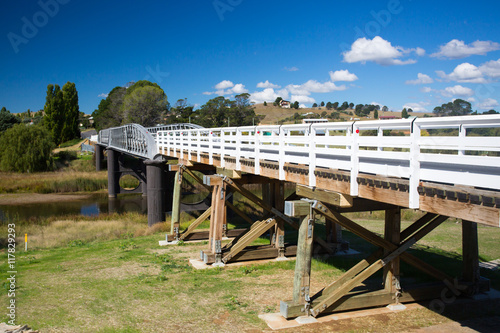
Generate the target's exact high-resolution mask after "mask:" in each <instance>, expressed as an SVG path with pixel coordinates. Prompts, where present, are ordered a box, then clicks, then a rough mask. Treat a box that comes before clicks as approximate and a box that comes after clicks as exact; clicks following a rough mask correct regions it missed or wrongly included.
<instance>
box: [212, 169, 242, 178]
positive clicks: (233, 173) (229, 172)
mask: <svg viewBox="0 0 500 333" xmlns="http://www.w3.org/2000/svg"><path fill="white" fill-rule="evenodd" d="M216 172H217V174H218V175H222V176H226V177H229V178H231V179H239V178H241V171H237V170H233V169H226V168H217V171H216Z"/></svg>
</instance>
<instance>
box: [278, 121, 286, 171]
mask: <svg viewBox="0 0 500 333" xmlns="http://www.w3.org/2000/svg"><path fill="white" fill-rule="evenodd" d="M285 140H286V138H285V130H283V125H281V126H280V129H279V147H280V148H279V149H280V150H279V159H278V161H279V162H278V163H279V178H280V180H285Z"/></svg>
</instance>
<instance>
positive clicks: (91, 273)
mask: <svg viewBox="0 0 500 333" xmlns="http://www.w3.org/2000/svg"><path fill="white" fill-rule="evenodd" d="M360 223H361V224H362V225H364V226H365V227H367V228H369V229H370V230H372V231H375V232H379V233H380V232H381V231H382V222H381V221H380V220H376V219H371V220H363V221H360ZM404 225H407V224H406V223H405V224H404ZM320 227H321V226H320ZM18 228H19V230H17V232H18V234H23V233H24V232H25V231H27V230H28V229H26V228H31V229H29V230H30V231H29V232H30V235H31V236H30V237H31V238H33V239H32V242H33V244H31V243H30V246H33V247H36V249H34V250H30V251H28V252H27V253H25V252H24V251H23V250H22V245H21V246H19V247H18V253H17V259H16V260H17V271H18V275H17V288H18V289H17V290H16V302H17V303H16V304H17V314H18V318H17V322H18V323H22V324H29V325H30V326H32V327H33V328H35V329H40V330H41V332H172V331H178V332H261V331H263V330H265V329H266V325H265V324H264V323H263V322H262V321H261V320H260V319H258V314H260V313H268V312H278V311H279V301H280V300H286V299H289V298H290V297H291V293H292V284H293V273H294V271H293V270H294V264H295V262H294V260H290V261H286V262H274V263H267V264H261V265H251V266H245V267H238V268H225V269H209V270H202V271H198V270H194V269H193V268H191V267H190V266H189V265H188V259H189V258H198V257H199V251H200V250H202V249H206V248H207V246H208V245H207V244H206V242H205V243H193V244H181V245H177V246H170V247H166V248H165V247H163V248H162V247H159V246H158V240H160V239H163V238H164V231H165V230H167V229H168V227H167V226H166V225H159V226H157V227H155V228H154V229H148V228H147V226H146V221H145V218H144V217H142V218H141V217H140V216H137V215H131V214H128V215H124V216H110V217H109V218H108V219H104V220H102V219H85V218H81V219H79V220H78V221H73V220H71V219H68V220H66V221H64V220H61V221H53V222H51V223H49V224H46V225H44V227H43V228H39V229H38V230H37V229H36V228H33V227H32V226H26V227H25V226H23V225H22V224H20V225H19V227H18ZM318 230H321V228H318ZM460 230H461V226H460V224H459V223H456V222H453V221H452V222H445V223H444V224H443V225H441V226H440V227H439V228H438V229H437V230H436V231H435V232H434V233H433V234H430V235H428V236H427V237H425V238H424V239H423V240H422V242H421V243H420V244H421V245H419V246H418V247H415V248H414V249H412V250H411V251H412V252H413V253H414V254H415V255H417V256H419V257H420V258H423V259H425V260H426V261H428V262H430V263H432V264H433V265H435V266H436V267H440V268H442V269H446V270H448V271H451V272H452V273H453V274H458V272H459V270H460V267H461V266H460V265H461V263H460V237H459V235H460V233H459V232H460ZM158 231H160V232H158ZM42 234H43V235H44V237H43V242H42V238H40V237H41V235H42ZM499 236H500V229H494V228H489V227H482V226H480V227H479V238H480V254H481V259H483V260H491V259H497V258H500V248H499V247H498V246H496V244H497V240H498V238H499ZM37 237H38V238H37ZM344 237H345V239H347V240H349V241H350V244H351V247H352V248H354V249H356V250H358V251H360V252H361V254H359V255H354V256H335V257H332V258H330V259H328V260H323V259H319V258H318V259H314V260H313V263H312V271H313V276H312V284H311V287H312V292H313V293H314V292H316V291H318V290H319V289H321V288H322V287H323V286H324V285H325V284H327V283H328V282H330V281H332V280H334V279H335V278H336V277H338V276H340V275H341V274H342V272H344V271H345V270H346V269H348V268H349V267H351V266H352V265H353V264H354V263H356V262H357V261H359V260H360V259H361V258H362V257H365V256H366V255H368V253H369V252H370V251H372V250H373V247H372V246H371V245H369V244H367V243H366V242H364V241H362V240H360V239H359V238H357V237H355V236H353V235H352V234H351V233H349V232H347V231H344ZM51 240H52V241H51ZM257 242H258V243H265V242H266V240H265V239H259V240H258V241H257ZM0 257H1V259H0V260H1V263H2V265H1V266H0V267H1V268H0V272H1V273H0V278H1V279H2V280H3V281H6V277H7V276H6V273H5V272H6V271H7V267H6V263H7V255H6V252H5V249H4V250H2V252H1V254H0ZM402 270H403V278H407V277H409V275H412V276H413V273H412V271H411V270H408V268H407V267H406V266H404V265H403V267H402ZM481 273H482V275H484V276H486V277H488V278H490V279H491V280H492V284H493V286H494V287H495V288H499V287H500V284H499V281H500V279H499V278H500V273H496V272H486V271H482V272H481ZM405 274H406V275H405ZM421 278H423V277H421ZM4 287H7V284H6V283H4ZM6 293H7V292H6V291H5V292H4V293H2V295H0V299H1V302H2V303H1V304H2V308H4V309H5V307H3V305H6V302H7V295H6ZM496 309H498V307H497V308H496ZM496 309H494V308H492V309H490V312H489V313H488V314H491V311H493V314H495V315H500V310H496ZM496 312H498V313H496ZM0 319H3V320H5V319H6V318H5V315H4V314H3V313H0ZM382 319H383V320H382ZM382 319H380V318H378V319H377V318H375V319H374V318H371V319H370V318H361V319H356V320H350V321H348V322H344V321H339V322H336V323H335V324H331V325H334V326H328V325H326V326H317V325H313V326H305V327H303V328H301V329H299V330H292V331H294V332H295V331H300V332H317V331H321V330H328V331H329V330H330V329H333V328H335V329H339V330H340V331H346V332H347V331H350V332H352V331H359V332H362V331H372V332H399V331H405V330H408V329H409V328H417V327H425V326H429V325H434V324H439V323H446V322H449V321H450V319H449V318H448V317H447V316H446V315H439V314H437V313H434V312H432V311H430V310H426V309H424V310H418V311H411V312H402V313H395V314H393V315H389V316H385V317H384V318H382Z"/></svg>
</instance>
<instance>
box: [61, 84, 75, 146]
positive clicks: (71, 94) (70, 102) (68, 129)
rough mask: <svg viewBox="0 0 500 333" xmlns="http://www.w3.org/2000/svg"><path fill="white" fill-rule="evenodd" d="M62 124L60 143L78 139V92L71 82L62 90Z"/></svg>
mask: <svg viewBox="0 0 500 333" xmlns="http://www.w3.org/2000/svg"><path fill="white" fill-rule="evenodd" d="M62 91H63V104H64V123H63V127H62V133H61V141H62V142H66V141H69V140H72V139H76V138H79V137H80V129H79V123H80V122H79V118H80V107H79V106H78V92H77V91H76V86H75V84H74V83H73V82H67V83H66V84H65V85H64V86H63V88H62Z"/></svg>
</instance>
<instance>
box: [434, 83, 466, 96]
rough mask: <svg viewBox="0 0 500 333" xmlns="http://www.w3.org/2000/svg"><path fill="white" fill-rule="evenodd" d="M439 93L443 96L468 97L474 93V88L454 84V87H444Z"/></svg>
mask: <svg viewBox="0 0 500 333" xmlns="http://www.w3.org/2000/svg"><path fill="white" fill-rule="evenodd" d="M441 94H442V95H443V96H444V97H452V96H460V97H470V96H472V95H474V90H472V89H470V88H467V87H464V86H461V85H456V86H454V87H447V88H445V89H444V90H443V91H441Z"/></svg>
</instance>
